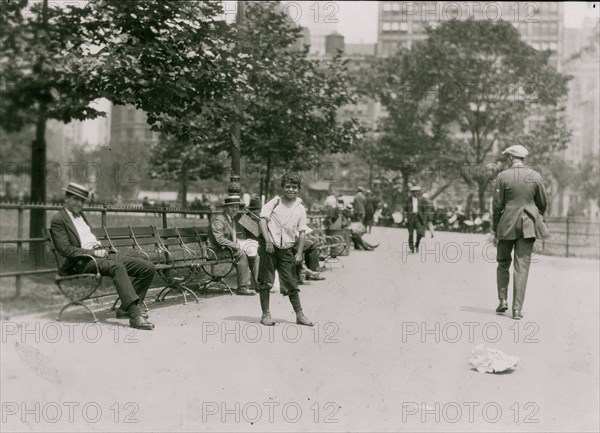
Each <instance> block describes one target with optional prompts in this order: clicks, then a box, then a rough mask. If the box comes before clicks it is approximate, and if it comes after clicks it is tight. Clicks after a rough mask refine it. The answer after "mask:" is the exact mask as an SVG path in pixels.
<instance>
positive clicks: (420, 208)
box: [404, 186, 433, 253]
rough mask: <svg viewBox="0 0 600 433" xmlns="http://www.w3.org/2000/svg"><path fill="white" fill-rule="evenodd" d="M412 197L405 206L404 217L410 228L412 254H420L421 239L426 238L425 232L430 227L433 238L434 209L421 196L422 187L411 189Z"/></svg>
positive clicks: (409, 245) (409, 239)
mask: <svg viewBox="0 0 600 433" xmlns="http://www.w3.org/2000/svg"><path fill="white" fill-rule="evenodd" d="M410 193H411V197H410V198H409V199H408V200H407V201H406V204H405V205H404V216H405V218H406V227H407V228H408V247H409V248H410V252H411V253H414V252H417V253H418V252H419V244H420V243H421V239H422V238H423V237H425V231H426V229H427V227H429V229H430V231H431V236H432V237H433V228H432V223H431V218H432V210H433V207H432V205H431V203H430V201H429V200H427V199H426V198H424V197H423V195H422V194H421V187H420V186H413V187H411V188H410ZM415 231H416V232H417V241H416V242H415V241H414V233H415Z"/></svg>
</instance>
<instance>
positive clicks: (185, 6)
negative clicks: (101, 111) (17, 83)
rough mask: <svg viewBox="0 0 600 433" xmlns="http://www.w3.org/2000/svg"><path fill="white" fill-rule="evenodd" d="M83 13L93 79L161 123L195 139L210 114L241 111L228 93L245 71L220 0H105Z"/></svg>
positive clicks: (160, 127) (93, 84) (157, 126)
mask: <svg viewBox="0 0 600 433" xmlns="http://www.w3.org/2000/svg"><path fill="white" fill-rule="evenodd" d="M81 13H82V14H83V15H84V16H85V17H86V18H85V20H84V22H85V26H84V34H85V36H86V38H87V40H88V41H89V43H91V44H93V46H94V47H96V48H95V49H92V48H90V51H89V52H88V53H87V54H88V55H87V57H86V58H85V68H86V70H87V71H88V75H89V79H88V82H87V83H86V84H87V85H88V86H89V87H90V88H92V89H94V90H95V91H96V92H97V93H99V94H100V95H101V96H102V97H105V98H107V99H109V100H110V101H111V102H113V103H114V104H117V105H120V104H131V105H133V106H135V107H136V108H138V109H141V110H143V111H144V112H145V113H146V114H147V117H148V118H147V122H148V124H149V125H151V127H152V129H153V130H155V131H160V132H162V133H166V134H169V135H172V136H175V137H178V139H179V140H183V141H188V140H191V141H194V140H197V139H198V138H201V137H204V136H205V132H206V128H205V126H206V125H205V122H206V120H207V119H208V120H214V119H223V118H224V119H225V121H227V119H229V116H231V113H233V112H234V111H235V110H234V107H232V106H231V101H230V100H229V99H228V98H224V96H225V95H231V94H235V92H238V91H240V89H241V88H242V87H243V86H244V84H245V76H244V71H243V70H240V68H239V66H240V65H241V63H240V62H238V60H237V59H236V58H235V56H234V55H233V53H232V50H231V46H232V44H233V42H234V39H233V38H234V36H235V33H234V31H233V29H232V27H231V26H230V25H228V24H227V23H226V22H225V21H223V20H221V19H220V14H221V13H222V6H221V4H220V3H219V2H205V1H200V0H192V1H187V0H186V1H169V2H137V1H131V2H129V1H126V2H114V1H109V0H99V1H96V2H92V3H89V5H88V7H87V8H86V9H83V10H82V12H81ZM184 119H185V121H184Z"/></svg>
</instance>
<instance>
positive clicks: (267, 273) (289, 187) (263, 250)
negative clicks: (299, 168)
mask: <svg viewBox="0 0 600 433" xmlns="http://www.w3.org/2000/svg"><path fill="white" fill-rule="evenodd" d="M281 187H282V188H283V191H284V194H283V195H282V196H281V197H279V196H276V197H275V198H274V199H272V200H271V201H269V202H268V203H266V204H265V205H264V206H263V208H262V210H261V212H260V231H261V233H262V240H261V242H260V254H259V255H260V271H259V276H258V285H259V291H260V307H261V309H262V318H261V320H260V323H262V324H263V325H265V326H273V325H275V322H273V319H272V318H271V313H270V311H269V301H270V290H271V287H272V286H273V281H274V278H275V270H277V272H278V273H279V280H280V284H281V294H282V295H283V296H289V298H290V302H291V304H292V307H293V308H294V311H295V313H296V323H297V324H299V325H306V326H313V323H312V322H311V321H310V320H308V319H307V318H306V316H304V314H303V313H302V305H301V303H300V291H299V290H298V279H297V277H296V266H297V265H299V264H300V263H302V261H303V260H304V256H303V251H304V241H305V237H306V230H307V229H308V227H307V225H306V209H305V208H304V205H303V203H302V200H301V199H300V198H299V197H297V196H296V195H297V194H298V190H299V189H300V187H301V180H300V177H299V176H297V175H295V174H291V173H287V174H284V175H283V177H282V179H281ZM296 238H298V245H297V248H293V247H294V245H295V244H296ZM294 251H297V252H296V253H295V254H294Z"/></svg>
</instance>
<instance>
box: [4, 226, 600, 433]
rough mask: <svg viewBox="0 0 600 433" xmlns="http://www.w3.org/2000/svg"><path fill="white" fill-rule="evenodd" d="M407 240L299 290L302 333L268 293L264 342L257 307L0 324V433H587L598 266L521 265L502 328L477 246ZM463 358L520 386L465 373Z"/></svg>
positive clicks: (595, 386)
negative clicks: (517, 295)
mask: <svg viewBox="0 0 600 433" xmlns="http://www.w3.org/2000/svg"><path fill="white" fill-rule="evenodd" d="M405 238H406V231H405V230H399V229H385V228H375V230H374V233H373V234H372V235H370V239H371V240H372V241H374V242H381V246H380V247H379V248H378V249H377V250H376V251H375V252H362V251H353V252H352V253H351V255H350V256H349V257H344V258H342V261H343V263H344V264H345V268H344V269H341V268H340V267H339V265H335V264H334V265H333V266H334V270H333V271H329V272H326V273H325V276H326V277H327V280H326V281H319V282H311V283H310V284H308V285H304V286H301V287H302V301H303V305H304V309H305V312H306V314H307V316H308V317H309V318H311V319H312V320H314V321H317V322H318V325H317V326H315V327H314V328H312V329H309V328H305V327H298V326H297V325H295V324H293V320H294V315H293V312H292V309H291V306H290V304H289V301H288V300H287V298H283V297H282V296H281V295H279V294H272V300H271V304H272V305H271V311H272V313H273V317H274V319H275V320H276V321H278V322H279V324H278V326H276V327H274V328H265V327H262V326H260V325H259V324H258V323H257V322H258V318H259V313H260V311H259V302H258V297H256V296H255V297H237V296H236V297H232V296H218V297H212V298H209V299H203V300H202V301H201V303H200V304H193V303H192V304H189V305H187V306H183V305H180V304H178V303H174V302H173V303H171V304H170V305H167V306H161V307H158V308H156V309H154V308H153V309H152V310H151V319H152V321H153V322H154V323H156V325H157V327H156V330H155V331H153V332H142V331H139V332H132V331H131V330H130V329H129V328H128V327H127V326H126V325H127V322H126V321H124V320H116V319H114V317H110V318H109V317H108V316H105V320H104V322H102V323H100V324H99V325H93V324H90V323H89V322H87V323H86V322H78V321H73V322H68V323H55V322H52V318H53V317H54V314H55V313H53V314H52V315H50V314H49V315H43V316H40V315H35V316H27V317H12V318H10V319H8V320H5V321H4V322H3V323H2V346H1V348H2V353H1V357H0V361H1V372H0V378H1V381H2V382H1V395H0V398H1V400H2V431H257V432H262V431H473V432H475V431H477V432H479V431H597V430H598V428H599V419H598V410H597V409H598V404H599V391H598V390H599V376H598V366H599V361H598V357H599V348H598V335H599V332H598V328H599V327H598V318H599V317H600V316H599V295H598V291H599V270H598V262H597V261H591V260H577V259H564V258H554V257H537V260H538V263H534V264H532V270H531V273H530V281H529V288H528V293H527V296H526V301H525V306H524V316H525V317H524V319H523V320H522V321H520V322H514V321H513V320H512V319H511V318H510V316H508V315H506V316H497V315H496V314H495V313H494V308H495V307H496V303H497V300H496V292H495V283H494V281H495V263H494V260H493V258H494V255H495V250H494V249H493V247H490V246H489V245H487V244H486V238H485V236H480V235H466V234H456V233H438V234H437V235H436V237H435V238H434V239H430V238H428V239H427V240H426V244H425V245H424V246H423V247H422V249H421V253H420V254H418V255H406V254H404V253H403V252H402V248H401V247H400V246H399V245H401V243H402V242H403V241H404V240H405ZM509 301H510V300H509ZM76 316H77V315H75V316H71V317H74V318H76ZM18 325H21V326H18ZM478 344H485V345H486V346H491V347H495V348H498V349H501V350H503V351H505V352H506V353H508V354H511V355H516V356H518V357H519V358H520V362H519V366H518V369H517V370H516V371H515V372H513V373H511V374H500V375H492V374H481V373H478V372H476V371H473V370H471V369H470V367H469V365H468V360H469V358H470V355H471V349H473V348H474V347H475V346H477V345H478Z"/></svg>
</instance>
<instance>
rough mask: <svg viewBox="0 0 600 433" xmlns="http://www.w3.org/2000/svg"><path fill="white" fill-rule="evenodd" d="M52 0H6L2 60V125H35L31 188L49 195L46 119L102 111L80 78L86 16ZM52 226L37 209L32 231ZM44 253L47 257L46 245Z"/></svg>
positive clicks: (37, 196)
mask: <svg viewBox="0 0 600 433" xmlns="http://www.w3.org/2000/svg"><path fill="white" fill-rule="evenodd" d="M72 11H73V10H72V9H69V8H67V9H61V8H60V7H59V6H58V5H57V4H55V3H52V4H51V5H49V4H48V0H43V1H42V2H41V3H35V4H34V5H33V6H31V7H30V6H29V5H28V2H27V1H26V0H16V1H12V2H2V4H1V7H0V51H1V52H2V56H3V59H4V60H3V61H2V62H0V75H1V76H2V85H1V90H2V99H1V100H0V127H2V128H3V129H4V130H6V131H7V132H14V131H19V130H21V129H23V128H24V127H26V126H27V125H35V138H34V139H33V141H32V143H31V194H30V200H31V201H33V202H36V203H42V202H45V201H46V173H45V169H46V139H45V132H46V122H47V120H48V119H57V120H61V121H63V122H65V123H68V122H70V121H71V120H72V119H79V120H84V119H88V118H94V117H97V116H98V115H99V114H100V113H99V112H98V111H97V110H95V109H93V108H90V107H89V106H88V105H89V102H90V101H91V100H92V99H93V98H94V96H93V92H90V91H89V90H88V89H85V88H84V87H83V86H82V85H81V84H80V77H81V76H82V75H81V70H80V68H79V67H80V64H81V58H82V57H83V56H84V55H83V51H84V50H85V48H84V44H85V42H86V40H85V38H84V37H83V35H82V32H81V29H82V27H81V25H80V24H81V23H80V18H81V16H80V15H79V14H77V13H73V12H72ZM45 226H46V214H45V211H43V210H32V211H31V214H30V227H29V236H30V237H32V238H39V237H41V230H42V228H43V227H45ZM36 245H38V246H39V252H40V253H39V254H35V257H36V258H37V257H43V252H42V251H43V247H44V246H43V245H42V244H36Z"/></svg>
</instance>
